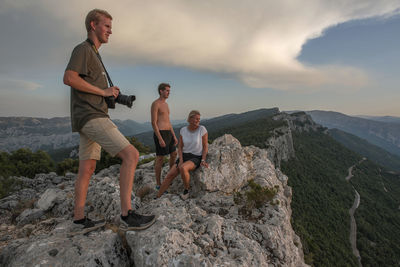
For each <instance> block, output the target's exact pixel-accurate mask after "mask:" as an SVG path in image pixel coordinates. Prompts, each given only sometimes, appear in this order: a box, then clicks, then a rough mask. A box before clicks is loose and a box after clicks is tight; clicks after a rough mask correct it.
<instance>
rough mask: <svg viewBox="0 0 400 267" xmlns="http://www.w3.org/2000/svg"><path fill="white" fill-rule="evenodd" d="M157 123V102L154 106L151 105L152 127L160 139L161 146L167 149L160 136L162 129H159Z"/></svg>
mask: <svg viewBox="0 0 400 267" xmlns="http://www.w3.org/2000/svg"><path fill="white" fill-rule="evenodd" d="M157 122H158V104H157V102H156V101H154V102H153V104H151V126H153V130H154V133H155V135H156V136H157V138H158V142H159V143H160V146H161V147H165V142H164V139H163V138H162V136H161V134H160V129H158V125H157Z"/></svg>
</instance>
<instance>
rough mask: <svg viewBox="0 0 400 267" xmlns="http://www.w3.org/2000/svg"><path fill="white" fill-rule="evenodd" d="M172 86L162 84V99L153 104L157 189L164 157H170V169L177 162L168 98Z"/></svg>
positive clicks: (152, 120) (160, 91) (152, 123)
mask: <svg viewBox="0 0 400 267" xmlns="http://www.w3.org/2000/svg"><path fill="white" fill-rule="evenodd" d="M170 90H171V86H170V85H169V84H168V83H161V84H160V85H159V86H158V94H159V95H160V97H159V98H158V99H156V100H155V101H154V102H153V103H152V104H151V125H152V126H153V130H154V134H153V139H154V143H155V146H156V160H155V164H154V169H155V174H156V183H157V186H156V189H160V185H161V169H162V165H163V163H164V156H167V155H170V156H169V167H170V168H171V167H172V166H173V165H174V163H175V160H176V156H177V152H176V145H177V144H178V139H176V136H175V132H174V129H173V128H172V125H171V122H170V120H169V107H168V104H167V102H166V101H167V98H168V97H169V93H170Z"/></svg>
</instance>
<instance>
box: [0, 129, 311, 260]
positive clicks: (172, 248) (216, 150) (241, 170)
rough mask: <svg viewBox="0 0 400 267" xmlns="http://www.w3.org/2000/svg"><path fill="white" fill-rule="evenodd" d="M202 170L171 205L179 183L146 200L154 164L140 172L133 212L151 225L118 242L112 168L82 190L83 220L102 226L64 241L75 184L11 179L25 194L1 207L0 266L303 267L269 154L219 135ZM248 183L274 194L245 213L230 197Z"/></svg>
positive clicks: (115, 170)
mask: <svg viewBox="0 0 400 267" xmlns="http://www.w3.org/2000/svg"><path fill="white" fill-rule="evenodd" d="M207 161H208V163H209V165H210V167H209V168H208V169H206V168H200V169H198V170H196V171H195V172H194V173H192V175H191V190H190V198H189V199H188V200H186V201H184V200H181V198H180V197H179V194H180V193H181V192H182V191H183V185H182V181H181V179H180V177H179V176H178V177H177V178H176V179H175V180H174V182H173V183H172V185H171V187H170V188H169V191H168V193H167V194H164V195H163V196H162V197H161V198H159V199H154V196H155V194H156V191H155V190H154V188H155V177H154V169H153V163H148V164H145V165H142V166H140V167H139V168H138V169H137V171H136V173H135V184H134V193H133V194H132V202H133V207H135V209H137V210H138V212H139V213H142V214H155V215H156V216H157V220H156V222H155V224H154V225H153V226H151V227H150V228H148V229H146V230H142V231H128V232H126V233H125V232H121V231H119V230H118V222H119V214H120V206H119V203H120V199H119V183H118V177H119V166H118V165H115V166H111V167H110V168H108V169H105V170H102V171H100V172H99V173H97V174H96V175H94V176H93V177H92V179H91V182H90V186H89V191H88V197H87V203H86V213H87V215H88V216H89V217H90V218H92V219H100V218H103V219H106V220H107V224H106V226H105V227H103V228H101V229H99V230H96V231H93V232H90V233H88V234H85V235H75V236H72V237H71V236H70V235H69V233H70V231H71V228H72V220H71V219H72V218H71V217H72V210H73V194H74V181H75V175H74V174H70V173H69V174H67V175H66V176H65V177H64V176H57V179H55V176H54V173H52V174H41V175H37V176H36V177H35V179H27V178H23V177H22V178H19V179H21V181H22V182H23V184H24V186H25V188H24V189H22V190H20V191H18V192H15V193H14V194H13V195H11V196H8V197H6V198H3V199H1V200H0V215H1V221H0V236H1V238H0V265H1V266H35V265H37V266H65V265H68V266H305V264H304V260H303V252H302V247H301V242H300V239H299V238H298V237H297V235H296V234H295V233H294V231H293V229H292V227H291V224H290V217H291V208H290V202H291V196H292V193H291V192H292V191H291V188H290V187H288V186H287V177H286V176H285V175H284V174H282V173H281V172H280V171H279V169H275V167H274V165H273V164H272V163H271V162H270V160H269V159H268V153H267V151H265V150H262V149H259V148H256V147H252V146H250V147H242V146H241V145H240V143H239V141H238V140H236V139H235V138H234V137H232V136H231V135H224V136H222V137H220V138H218V139H216V140H215V141H214V142H213V144H211V145H210V146H209V155H208V159H207ZM167 171H168V167H165V168H164V169H163V175H162V177H164V176H165V174H166V172H167ZM250 180H253V181H254V182H255V183H256V184H259V185H261V186H262V187H269V188H276V189H277V193H276V195H275V196H274V197H273V200H272V201H270V202H265V203H264V204H263V205H261V207H258V208H255V207H254V208H252V209H251V210H247V211H246V212H243V210H244V208H245V206H244V205H243V204H240V203H239V202H237V201H235V194H237V192H242V193H243V192H247V191H249V190H250V188H249V186H248V182H249V181H250ZM21 222H22V223H21Z"/></svg>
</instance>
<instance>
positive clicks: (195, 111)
mask: <svg viewBox="0 0 400 267" xmlns="http://www.w3.org/2000/svg"><path fill="white" fill-rule="evenodd" d="M195 115H199V116H201V115H200V111H198V110H192V111H190V113H189V116H188V117H187V121H188V122H189V119H190V118H191V117H193V116H195Z"/></svg>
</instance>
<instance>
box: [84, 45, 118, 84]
mask: <svg viewBox="0 0 400 267" xmlns="http://www.w3.org/2000/svg"><path fill="white" fill-rule="evenodd" d="M86 42H88V43H89V44H90V45H91V46H92V48H93V50H94V53H95V54H96V56H97V58H98V59H99V60H100V63H101V65H102V66H103V69H104V71H105V73H106V76H107V80H108V84H109V85H110V87H113V86H114V84H113V83H112V81H111V78H110V75H108V72H107V69H106V67H105V66H104V63H103V60H101V56H100V53H99V50H97V48H96V46H95V45H94V43H93V41H92V40H90V39H89V38H87V39H86Z"/></svg>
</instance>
